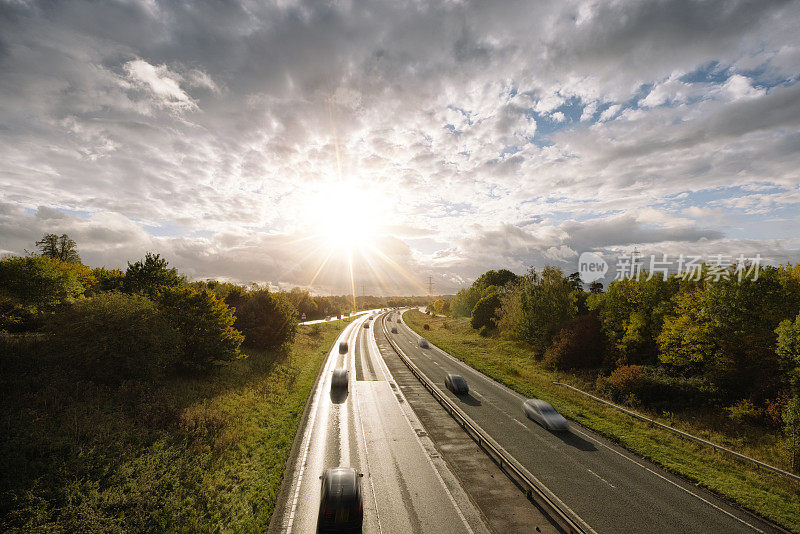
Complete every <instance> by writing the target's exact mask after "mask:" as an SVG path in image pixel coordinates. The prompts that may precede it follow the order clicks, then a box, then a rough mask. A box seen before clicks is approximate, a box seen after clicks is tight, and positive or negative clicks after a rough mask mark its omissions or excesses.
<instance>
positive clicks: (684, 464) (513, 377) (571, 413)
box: [403, 310, 800, 532]
mask: <svg viewBox="0 0 800 534" xmlns="http://www.w3.org/2000/svg"><path fill="white" fill-rule="evenodd" d="M403 317H404V319H405V322H406V323H407V324H408V325H409V326H410V327H411V328H412V329H413V330H414V331H415V332H417V333H418V334H419V335H422V336H424V337H425V338H426V339H428V340H429V341H430V342H431V343H433V344H435V345H436V346H438V347H439V348H441V349H442V350H444V351H446V352H448V353H449V354H452V355H453V356H455V357H456V358H458V359H460V360H462V361H463V362H464V363H466V364H467V365H470V366H471V367H473V368H475V369H477V370H478V371H480V372H482V373H484V374H486V375H487V376H490V377H492V378H493V379H495V380H497V381H498V382H501V383H503V384H505V385H506V386H508V387H510V388H511V389H513V390H515V391H518V392H519V393H521V394H523V395H525V396H527V397H538V398H541V399H544V400H546V401H548V402H550V403H551V404H552V405H553V406H555V407H556V409H557V410H558V411H560V412H561V413H563V414H564V415H565V416H567V417H569V418H570V419H572V420H574V421H577V422H578V423H580V424H582V425H584V426H586V427H587V428H590V429H592V430H594V431H596V432H599V433H600V434H603V435H604V436H606V437H608V438H610V439H612V440H613V441H615V442H617V443H619V444H620V445H622V446H623V447H625V448H626V449H628V450H630V451H633V452H635V453H637V454H639V455H641V456H643V457H645V458H648V459H649V460H651V461H653V462H655V463H657V464H659V465H661V466H663V467H665V468H666V469H668V470H670V471H672V472H674V473H677V474H679V475H681V476H683V477H685V478H688V479H689V480H692V481H694V482H697V483H698V484H699V485H701V486H703V487H706V488H708V489H710V490H711V491H713V492H715V493H717V494H718V495H720V496H722V497H724V498H726V499H728V500H730V501H732V502H734V503H737V504H739V505H740V506H742V507H744V508H747V509H749V510H751V511H753V512H755V513H757V514H759V515H761V516H763V517H765V518H767V519H769V520H771V521H774V522H775V523H777V524H779V525H782V526H783V527H785V528H787V529H790V530H792V531H794V532H800V484H797V483H795V482H793V481H791V480H788V479H786V478H784V477H781V476H779V475H777V474H773V473H771V472H769V471H765V470H760V469H758V468H756V467H755V466H754V465H753V464H750V463H746V462H742V461H739V460H736V459H733V458H731V457H730V456H727V455H724V454H722V453H715V452H713V450H712V449H710V448H708V447H705V446H702V445H700V444H697V443H694V442H692V441H689V440H685V439H683V438H680V437H679V436H677V435H675V434H673V433H671V432H669V431H667V430H664V429H660V428H658V427H652V426H650V425H648V424H647V423H645V422H643V421H639V420H638V419H635V418H633V417H630V416H628V415H626V414H624V413H622V412H620V411H618V410H615V409H614V408H611V407H609V406H605V405H603V404H601V403H599V402H597V401H594V400H592V399H589V398H587V397H585V396H583V395H581V394H579V393H576V392H573V391H570V390H569V389H567V388H564V387H562V386H557V385H555V384H553V382H554V381H560V382H565V383H571V384H573V385H575V386H576V387H579V388H582V389H585V384H582V383H580V380H579V379H576V377H571V375H565V374H563V373H555V372H551V371H547V370H545V369H543V368H542V367H541V366H540V365H539V363H538V362H537V361H536V360H535V359H534V358H533V357H532V353H531V351H530V349H529V348H527V347H526V346H525V345H524V344H522V343H517V342H513V341H509V340H505V339H497V338H485V337H481V336H479V335H478V334H477V332H476V331H475V330H474V329H472V328H471V327H470V326H469V320H468V319H452V318H446V317H430V316H427V315H425V314H423V313H420V312H419V311H416V310H412V311H409V312H406V313H405V314H404V315H403ZM425 324H427V325H429V328H430V329H429V330H424V328H423V325H425ZM576 380H577V381H576ZM644 413H646V414H647V415H648V416H650V417H651V418H652V419H656V420H658V419H661V418H659V417H658V416H657V415H656V414H651V413H647V412H644ZM660 422H664V421H660ZM683 422H684V423H686V424H684V425H683V428H682V430H687V431H689V432H691V433H695V434H697V433H699V432H696V428H687V425H688V422H687V421H683ZM674 426H676V427H679V425H677V424H676V425H674ZM703 437H706V438H707V439H712V438H714V437H715V436H714V435H713V433H712V435H710V436H709V433H706V435H704V436H703ZM731 439H732V438H730V436H729V437H728V439H727V441H726V442H725V443H721V444H725V445H731V443H730V441H731ZM712 440H713V439H712ZM764 440H765V441H764V442H766V443H769V440H768V438H766V437H765V438H764ZM751 445H752V444H751ZM732 448H734V449H735V450H740V449H737V447H736V446H735V445H733V446H732ZM749 452H751V451H748V452H745V454H748V453H749ZM761 456H762V457H764V456H766V457H769V456H770V455H769V454H767V455H761Z"/></svg>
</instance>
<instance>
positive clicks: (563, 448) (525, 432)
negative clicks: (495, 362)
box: [387, 314, 777, 534]
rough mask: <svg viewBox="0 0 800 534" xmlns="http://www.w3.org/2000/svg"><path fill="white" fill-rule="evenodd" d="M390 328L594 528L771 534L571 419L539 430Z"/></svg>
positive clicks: (496, 393) (504, 399)
mask: <svg viewBox="0 0 800 534" xmlns="http://www.w3.org/2000/svg"><path fill="white" fill-rule="evenodd" d="M395 317H397V314H395ZM391 326H396V327H398V333H397V334H389V335H390V336H392V338H393V340H394V341H395V342H396V343H397V344H398V346H399V347H400V348H401V350H402V351H403V352H404V354H406V355H407V356H409V357H410V358H411V360H412V361H413V362H414V363H415V364H416V365H417V367H419V369H420V370H421V371H422V372H423V373H424V374H425V375H426V376H427V377H428V378H429V379H431V380H432V381H433V382H434V383H435V384H437V385H439V387H440V389H441V390H442V391H444V392H445V393H446V394H447V395H448V396H449V397H450V398H452V399H454V400H456V401H457V403H458V406H460V407H461V409H462V410H464V412H466V413H467V415H469V416H470V417H471V418H472V419H473V420H474V421H475V422H476V423H477V424H478V425H480V426H481V427H482V428H483V429H484V430H485V431H487V432H488V433H489V434H490V435H491V436H492V437H493V438H494V439H495V440H496V441H497V442H498V443H499V444H500V445H501V446H502V447H504V448H505V449H506V450H507V451H508V452H509V453H510V454H511V455H512V456H514V457H515V458H516V459H517V460H518V461H519V462H520V463H522V465H524V466H525V467H526V468H527V469H528V470H529V471H530V472H531V473H532V474H533V475H534V476H536V477H537V478H538V479H539V480H540V481H542V482H543V483H544V484H545V485H546V486H547V487H548V488H549V489H550V490H551V491H552V492H553V493H555V494H556V495H557V496H558V497H559V498H560V499H561V500H562V501H564V502H565V503H566V504H567V506H569V507H570V508H571V509H572V510H573V511H574V512H576V513H577V514H578V515H579V516H580V517H581V518H582V519H583V520H584V521H585V522H586V523H588V524H589V525H590V526H591V527H592V528H593V529H594V530H595V531H596V532H598V533H601V534H604V533H626V532H670V533H677V532H685V533H702V534H707V533H747V534H753V533H756V532H777V529H775V528H774V527H773V526H771V525H770V524H768V523H766V522H764V521H762V520H760V519H759V518H757V517H755V516H753V515H751V514H749V513H746V512H743V511H741V510H739V509H737V508H735V507H733V506H732V505H730V504H729V503H726V502H725V501H723V500H721V499H719V498H717V497H716V496H714V495H712V494H711V493H710V492H708V491H705V490H703V489H701V488H698V487H697V486H695V485H694V484H691V483H688V482H686V481H684V480H682V479H680V478H678V477H676V476H674V475H671V474H670V473H668V472H666V471H665V470H663V469H661V468H659V467H657V466H656V465H654V464H652V463H650V462H648V461H646V460H643V459H642V458H639V457H637V456H635V455H633V454H631V453H630V452H628V451H626V450H624V449H622V448H621V447H618V446H616V445H614V444H613V443H611V442H609V441H608V440H607V439H605V438H603V437H601V436H599V435H598V434H595V433H594V432H592V431H590V430H588V429H586V428H584V427H582V426H580V425H578V424H576V423H574V422H572V421H571V422H570V427H571V428H570V431H569V432H568V433H565V434H563V435H559V434H556V433H551V432H549V431H547V430H545V429H544V428H542V427H541V426H539V425H537V424H536V423H534V422H533V421H530V420H528V419H527V418H526V417H525V415H524V413H523V411H522V402H523V401H524V400H525V399H524V397H522V396H521V395H519V394H518V393H516V392H513V391H511V390H510V389H508V388H506V387H505V386H503V385H501V384H499V383H497V382H495V381H493V380H492V379H490V378H488V377H486V376H485V375H483V374H482V373H479V372H478V371H475V370H474V369H472V368H471V367H469V366H467V365H466V364H464V363H463V362H461V361H459V360H457V359H455V358H453V357H452V356H450V355H448V354H446V353H445V352H444V351H441V350H440V349H438V348H437V347H435V346H433V345H431V348H430V349H422V348H420V347H419V345H418V340H419V336H417V334H416V333H414V332H413V331H412V330H411V329H410V328H409V327H408V326H406V325H405V323H404V322H403V323H401V324H398V323H396V321H392V324H391V325H389V324H387V327H389V330H391ZM447 373H457V374H460V375H462V376H463V377H464V378H465V379H466V380H467V383H468V384H469V394H468V395H466V396H462V397H460V398H459V397H457V396H455V395H454V394H452V393H451V392H450V391H448V390H447V389H446V388H445V386H444V378H445V376H446V374H447ZM709 454H711V453H710V452H709Z"/></svg>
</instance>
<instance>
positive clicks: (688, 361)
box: [657, 287, 716, 372]
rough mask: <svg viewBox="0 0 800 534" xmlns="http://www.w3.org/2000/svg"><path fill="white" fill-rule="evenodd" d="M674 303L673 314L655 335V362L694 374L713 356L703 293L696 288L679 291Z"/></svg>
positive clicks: (713, 347)
mask: <svg viewBox="0 0 800 534" xmlns="http://www.w3.org/2000/svg"><path fill="white" fill-rule="evenodd" d="M674 301H675V308H674V313H673V314H671V315H668V316H666V317H665V318H664V326H663V328H662V329H661V333H660V334H659V335H658V339H657V341H658V346H659V356H658V359H659V361H660V362H661V363H664V364H667V365H671V366H674V367H676V368H679V369H681V370H690V371H695V372H696V371H699V370H701V369H702V368H703V366H704V365H705V364H706V363H707V362H709V361H711V359H712V358H713V357H714V355H715V353H716V346H715V344H714V342H713V338H712V336H711V332H710V327H711V323H710V321H709V318H708V315H707V314H706V313H705V310H704V307H703V290H702V288H701V287H697V288H694V289H690V290H686V291H682V292H680V293H678V294H677V295H675V297H674Z"/></svg>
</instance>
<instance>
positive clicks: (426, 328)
mask: <svg viewBox="0 0 800 534" xmlns="http://www.w3.org/2000/svg"><path fill="white" fill-rule="evenodd" d="M422 329H423V330H430V329H431V325H429V324H428V323H425V324H424V325H422Z"/></svg>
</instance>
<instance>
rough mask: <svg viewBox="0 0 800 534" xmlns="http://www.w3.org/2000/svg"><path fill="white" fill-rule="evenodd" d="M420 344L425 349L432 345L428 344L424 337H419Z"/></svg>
mask: <svg viewBox="0 0 800 534" xmlns="http://www.w3.org/2000/svg"><path fill="white" fill-rule="evenodd" d="M419 346H420V347H422V348H423V349H429V348H431V346H430V345H428V340H427V339H423V338H419Z"/></svg>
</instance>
